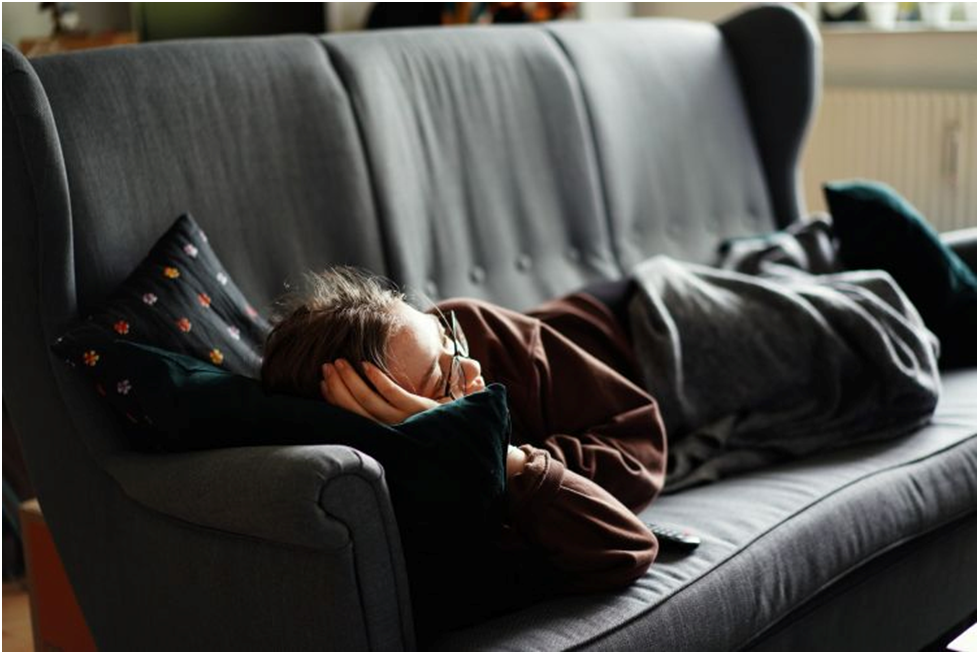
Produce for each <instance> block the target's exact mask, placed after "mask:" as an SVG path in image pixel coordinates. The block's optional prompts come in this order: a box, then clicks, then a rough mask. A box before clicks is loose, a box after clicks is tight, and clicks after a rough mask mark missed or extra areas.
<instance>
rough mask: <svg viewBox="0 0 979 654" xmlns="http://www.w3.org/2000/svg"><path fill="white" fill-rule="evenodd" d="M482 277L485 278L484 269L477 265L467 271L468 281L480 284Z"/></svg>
mask: <svg viewBox="0 0 979 654" xmlns="http://www.w3.org/2000/svg"><path fill="white" fill-rule="evenodd" d="M484 279H486V271H485V270H483V269H482V268H480V267H479V266H475V267H473V269H472V270H470V271H469V281H471V282H472V283H473V284H482V283H483V280H484Z"/></svg>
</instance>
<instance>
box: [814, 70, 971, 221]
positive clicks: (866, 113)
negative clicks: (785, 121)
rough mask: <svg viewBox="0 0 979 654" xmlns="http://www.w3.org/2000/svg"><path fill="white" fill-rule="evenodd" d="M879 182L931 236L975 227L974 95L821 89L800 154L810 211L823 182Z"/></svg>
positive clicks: (817, 206) (821, 206) (819, 203)
mask: <svg viewBox="0 0 979 654" xmlns="http://www.w3.org/2000/svg"><path fill="white" fill-rule="evenodd" d="M853 177H862V178H866V179H874V180H879V181H882V182H886V183H887V184H890V185H891V186H893V187H894V188H895V189H897V191H898V192H899V193H901V195H903V196H904V197H906V198H907V199H908V200H910V201H911V203H912V204H913V205H914V206H915V207H917V208H918V210H919V211H920V212H921V213H922V214H923V215H924V216H925V217H926V218H927V219H928V220H929V221H930V222H931V223H932V225H934V227H935V228H936V229H938V230H939V231H946V230H950V229H959V228H962V227H975V226H976V93H975V91H930V90H908V89H893V90H891V89H861V88H839V87H830V88H827V89H826V90H825V92H824V94H823V99H822V104H821V106H820V108H819V112H818V115H817V118H816V122H815V126H814V128H813V132H812V133H811V134H810V135H809V140H808V145H807V146H806V150H805V153H804V155H803V180H804V184H805V193H806V200H807V204H808V209H809V210H810V211H825V208H826V205H825V202H824V199H823V192H822V188H821V184H822V183H823V182H824V181H828V180H835V179H844V178H853Z"/></svg>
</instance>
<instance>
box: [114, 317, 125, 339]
mask: <svg viewBox="0 0 979 654" xmlns="http://www.w3.org/2000/svg"><path fill="white" fill-rule="evenodd" d="M112 329H114V330H116V333H117V334H122V335H123V336H125V335H126V334H128V333H129V323H128V322H126V321H125V320H117V321H116V322H115V324H114V325H112Z"/></svg>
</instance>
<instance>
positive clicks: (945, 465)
mask: <svg viewBox="0 0 979 654" xmlns="http://www.w3.org/2000/svg"><path fill="white" fill-rule="evenodd" d="M819 86H820V43H819V37H818V34H817V32H816V31H815V29H814V27H813V26H812V24H811V23H810V22H809V21H808V19H807V18H806V17H805V16H804V15H803V14H801V13H800V12H798V11H797V10H795V9H793V8H791V7H780V6H764V7H760V8H755V9H752V10H749V11H746V12H745V13H743V14H741V15H738V16H736V17H734V18H732V19H730V20H728V21H727V22H724V23H722V24H719V25H711V24H706V23H693V22H685V21H673V20H636V21H629V22H623V23H595V24H577V23H560V24H551V25H544V26H541V27H512V28H471V29H468V28H459V29H433V30H407V31H393V32H388V33H383V34H357V35H338V36H328V37H324V38H314V37H305V36H284V37H276V38H261V39H232V40H203V41H184V42H171V43H161V44H153V45H140V46H133V47H120V48H115V49H108V50H101V51H91V52H83V53H77V54H70V55H56V56H50V57H44V58H40V59H37V60H33V61H30V62H28V61H27V60H25V59H24V58H23V57H21V56H20V55H19V54H18V53H17V52H16V51H14V50H13V49H12V48H10V47H9V46H7V45H4V52H3V94H4V106H3V112H4V113H3V133H4V139H3V190H4V191H5V193H4V196H3V211H4V219H3V273H4V274H3V309H4V312H3V329H4V341H5V348H4V350H5V351H4V355H5V356H4V358H3V361H4V363H3V366H4V367H3V377H4V400H5V402H6V404H7V407H8V408H9V411H10V415H11V417H12V420H13V424H14V425H15V428H16V430H17V432H18V433H19V435H20V438H21V440H22V445H23V449H24V453H25V457H26V459H27V463H28V466H29V469H30V472H31V475H32V479H33V482H34V484H35V486H36V488H37V491H38V493H39V498H40V501H41V504H42V506H43V507H44V512H45V515H46V517H47V520H48V523H49V525H50V528H51V530H52V533H53V535H54V538H55V542H56V543H57V546H58V549H59V551H60V553H61V555H62V558H63V561H64V564H65V567H66V569H67V572H68V574H69V577H70V579H71V581H72V583H73V585H74V587H75V590H76V593H77V596H78V600H79V602H80V604H81V607H82V609H83V611H84V613H85V617H86V619H87V621H88V624H89V626H90V627H91V630H92V632H93V634H94V636H95V639H96V642H97V643H98V645H99V647H100V648H102V649H135V650H139V649H158V650H166V649H248V650H251V649H321V650H333V649H355V650H357V649H394V650H399V649H410V648H415V647H421V648H434V649H557V650H564V649H602V650H604V649H629V650H660V649H666V650H688V649H700V650H714V649H740V648H747V649H794V648H806V649H810V648H812V649H916V648H919V647H921V646H924V645H925V644H927V643H929V642H931V641H932V640H934V639H935V638H936V637H937V636H939V635H940V634H942V633H943V632H944V631H946V630H947V629H948V628H950V627H951V626H952V625H953V624H955V623H956V622H958V621H960V620H961V619H962V618H964V617H966V616H967V615H969V614H970V613H972V612H974V611H975V607H976V437H975V434H976V371H975V369H968V370H963V371H958V372H949V373H946V374H945V375H944V376H943V385H944V388H943V396H942V399H941V403H940V406H939V408H938V411H937V413H936V414H935V417H934V419H933V420H932V422H931V424H930V425H929V426H927V427H925V428H924V429H922V430H920V431H919V432H917V433H914V434H906V435H902V436H898V437H896V438H895V439H894V440H892V441H889V442H886V443H880V444H874V445H863V446H860V447H856V448H852V449H848V450H843V451H836V452H833V453H830V454H825V455H822V456H817V457H813V458H810V459H807V460H804V461H796V462H792V463H787V464H784V465H779V466H776V467H773V468H770V469H765V470H762V471H758V472H755V473H751V474H745V475H741V476H737V477H734V478H731V479H728V480H725V481H722V482H720V483H716V484H713V485H710V486H705V487H700V488H695V489H692V490H689V491H685V492H682V493H678V494H675V495H668V496H664V497H662V498H660V499H658V500H657V501H656V502H654V504H653V505H652V506H651V507H650V508H649V509H648V510H647V511H645V512H644V513H643V517H644V518H647V519H651V520H656V521H659V522H668V523H669V522H672V523H679V524H683V525H687V526H689V527H691V528H693V529H695V530H696V531H697V532H699V534H701V535H702V537H703V541H704V542H703V545H702V546H701V547H700V548H699V549H697V550H696V551H695V552H694V553H692V554H690V555H688V556H678V555H675V554H670V553H668V552H663V553H662V555H661V557H660V558H659V560H658V561H657V562H656V563H655V564H654V565H653V567H652V568H651V569H650V571H649V572H648V573H647V574H646V575H645V576H644V577H643V578H642V579H640V580H639V581H638V582H637V583H635V584H634V585H633V586H631V587H630V588H628V589H625V590H623V591H621V592H618V593H609V594H600V595H587V596H573V597H564V598H560V599H557V600H553V601H549V602H545V603H541V604H537V605H534V606H531V607H529V608H527V609H525V610H522V611H519V612H517V613H514V614H510V615H506V616H503V617H500V618H498V619H494V620H492V621H489V622H486V623H483V624H480V625H477V626H475V627H472V628H469V629H466V630H461V631H455V632H451V633H448V634H445V635H444V636H442V637H441V638H440V639H438V640H436V641H434V642H423V643H419V642H416V639H415V636H414V629H413V624H412V614H411V606H410V602H409V600H408V584H409V583H411V580H410V579H408V578H407V576H406V573H405V567H404V561H403V556H402V554H401V550H400V546H399V541H398V536H397V530H396V525H395V523H394V519H393V514H392V510H391V504H390V501H389V496H388V494H387V491H386V486H385V481H384V475H383V470H382V469H381V468H380V466H379V465H378V464H377V463H376V462H374V461H373V460H371V459H370V458H368V457H365V456H361V455H359V454H358V453H356V452H354V451H352V450H349V449H347V448H343V447H336V446H318V447H276V446H269V447H261V448H241V449H231V450H220V451H209V452H197V453H190V454H182V455H166V456H164V455H147V454H140V453H137V452H134V451H132V450H131V449H130V448H129V447H128V445H127V443H126V441H125V439H124V438H123V437H122V435H121V431H120V429H119V426H118V423H117V421H116V418H115V417H114V416H113V415H111V414H110V413H109V412H108V411H107V410H106V409H105V408H104V407H103V405H102V404H101V403H100V402H99V401H98V399H97V397H96V396H95V395H94V393H93V392H92V391H90V389H89V388H88V386H87V385H85V384H83V383H81V382H80V380H79V378H78V377H76V376H75V373H73V372H71V371H70V370H68V369H67V368H66V367H65V366H64V365H63V364H62V363H61V362H60V361H59V360H57V359H56V358H55V357H53V356H52V355H51V353H50V351H49V349H48V345H49V344H50V343H51V342H52V341H53V340H54V339H55V337H56V336H57V335H58V334H59V333H60V332H61V330H63V329H64V328H65V327H66V326H67V325H68V324H69V323H70V322H71V321H72V320H74V319H76V318H77V317H78V316H80V315H84V314H85V313H86V312H87V311H89V310H91V309H92V308H93V307H94V306H96V304H97V303H98V302H99V301H100V300H101V299H102V298H104V297H105V296H106V295H107V294H108V293H109V292H110V291H111V290H112V289H113V288H114V287H115V286H116V285H117V284H119V283H120V282H121V281H122V280H123V279H124V278H125V276H126V275H127V274H128V273H129V272H130V270H131V269H132V268H133V267H134V266H135V265H136V264H137V262H138V261H139V260H140V259H141V258H142V257H143V256H144V254H145V253H146V251H147V250H148V248H149V247H150V246H151V245H152V243H153V242H154V241H155V240H156V239H157V238H158V237H159V236H160V235H161V234H162V233H163V232H164V231H165V230H166V228H167V227H168V226H169V225H170V223H171V222H172V221H173V220H174V219H175V218H176V216H178V215H179V214H180V213H183V212H185V211H191V212H193V214H194V215H195V217H196V218H197V219H198V221H199V222H200V223H201V225H202V226H203V227H204V229H205V230H207V232H208V234H209V235H210V240H211V244H212V245H213V246H214V248H215V250H216V251H217V253H218V255H219V256H220V257H221V258H222V259H223V261H224V263H225V264H226V265H227V267H228V268H229V269H230V271H231V273H232V275H233V276H234V277H235V279H236V280H237V281H238V283H239V285H240V286H241V287H242V289H243V290H244V292H245V294H246V295H247V296H249V297H250V298H252V299H253V300H255V301H256V302H258V303H268V302H270V301H271V300H272V299H273V298H274V297H276V296H277V295H278V294H279V293H280V292H281V291H282V289H283V282H284V281H285V280H288V279H295V277H296V275H297V274H298V273H299V272H300V271H302V270H304V269H308V268H317V267H323V266H326V265H328V264H332V263H349V264H357V265H361V266H364V267H367V268H369V269H371V270H373V271H375V272H378V273H382V274H385V275H388V276H390V277H391V278H393V279H395V280H396V281H398V282H400V283H402V284H407V285H409V286H411V287H413V288H417V289H420V290H421V291H423V292H425V293H427V294H428V295H429V296H431V297H433V298H435V299H440V298H445V297H450V296H460V295H466V296H475V297H479V298H487V299H491V300H494V301H496V302H499V303H502V304H504V305H507V306H511V307H514V308H517V309H524V308H528V307H530V306H532V305H534V304H535V303H537V302H540V301H542V300H544V299H546V298H549V297H552V296H556V295H558V294H560V293H563V292H567V291H570V290H572V289H575V288H577V287H580V286H583V285H584V284H586V283H589V282H594V281H598V280H602V279H612V278H616V277H619V276H621V275H622V274H624V273H625V272H626V271H628V270H629V268H630V267H631V266H632V265H633V264H635V263H637V262H638V261H640V260H642V259H643V258H645V257H648V256H650V255H652V254H656V253H667V254H671V255H673V256H676V257H678V258H685V259H689V260H694V261H709V260H710V259H711V257H712V254H713V249H714V247H715V245H716V244H717V242H718V241H719V239H721V238H724V237H730V236H735V235H743V234H751V233H756V232H761V231H765V230H771V229H773V228H776V227H778V226H784V225H786V224H788V223H789V222H791V221H793V220H795V219H797V218H799V217H800V216H801V215H803V214H804V208H803V202H802V198H800V197H799V193H798V184H797V175H798V159H799V153H800V148H801V146H802V144H803V142H804V139H805V136H806V133H807V128H808V125H809V122H810V120H811V118H812V115H813V112H814V109H815V106H816V103H817V100H818V91H819ZM972 247H973V248H974V240H973V245H972ZM274 438H275V435H274V434H270V441H272V440H274ZM473 565H479V562H478V561H474V562H473ZM459 574H465V571H463V570H460V571H459ZM473 592H474V593H478V592H479V589H478V588H474V589H473ZM460 601H465V599H464V598H460Z"/></svg>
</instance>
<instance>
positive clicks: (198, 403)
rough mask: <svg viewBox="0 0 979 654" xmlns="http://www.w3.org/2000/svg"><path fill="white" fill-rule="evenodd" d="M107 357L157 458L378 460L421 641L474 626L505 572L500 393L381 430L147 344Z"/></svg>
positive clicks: (505, 415)
mask: <svg viewBox="0 0 979 654" xmlns="http://www.w3.org/2000/svg"><path fill="white" fill-rule="evenodd" d="M109 354H110V355H111V356H112V357H113V358H120V359H124V360H125V361H127V362H128V367H129V370H130V373H129V374H130V375H131V379H132V385H133V392H132V396H133V398H134V400H135V401H136V402H138V404H139V407H138V411H139V412H140V413H141V415H144V416H146V418H147V420H148V422H149V423H151V424H152V426H153V427H154V431H155V438H156V439H157V440H158V445H159V447H160V448H161V449H164V450H171V451H182V450H197V449H210V448H225V447H242V446H251V445H321V444H333V445H347V446H350V447H353V448H355V449H357V450H359V451H361V452H364V453H366V454H368V455H370V456H371V457H373V458H374V459H376V460H377V461H378V462H379V463H380V464H381V465H382V466H383V467H384V477H385V480H386V481H387V485H388V490H389V492H390V496H391V503H392V505H393V506H394V512H395V516H396V518H397V521H398V531H399V532H400V534H401V545H402V550H403V552H404V555H405V562H406V565H407V569H408V576H409V579H410V582H411V583H410V588H411V597H412V607H413V609H414V615H415V620H416V627H417V629H418V630H419V632H420V633H424V634H432V633H435V632H437V631H439V630H440V629H442V628H444V627H446V626H447V625H451V626H455V625H458V624H465V623H468V622H469V621H471V620H472V616H473V615H480V616H481V617H482V614H479V613H478V610H483V609H474V608H473V605H474V603H476V602H480V601H484V598H483V595H484V594H485V593H486V590H485V586H487V585H488V584H490V583H493V582H494V581H495V579H494V577H495V576H499V575H497V574H495V571H497V570H499V571H500V572H501V573H502V574H506V573H507V571H508V570H509V568H511V567H513V566H512V562H508V561H506V560H505V557H501V555H500V553H499V552H498V551H496V550H494V549H493V548H494V544H495V542H496V540H497V538H498V536H499V530H500V528H501V525H502V522H503V510H504V505H503V500H504V493H505V489H506V486H505V484H506V463H505V462H506V452H507V445H508V444H509V438H510V414H509V411H508V409H507V401H506V390H505V388H504V387H503V386H501V385H499V384H490V385H489V386H488V387H487V388H486V390H484V391H482V392H479V393H474V394H472V395H467V396H466V397H464V398H461V399H459V400H456V401H454V402H450V403H448V404H443V405H440V406H438V407H436V408H434V409H430V410H428V411H425V412H423V413H419V414H417V415H415V416H413V417H411V418H409V419H408V420H406V421H405V422H402V423H400V424H398V425H393V426H386V425H381V424H378V423H375V422H373V421H371V420H368V419H366V418H362V417H361V416H358V415H356V414H354V413H350V412H348V411H344V410H343V409H339V408H337V407H334V406H331V405H330V404H327V403H326V402H325V401H317V400H309V399H305V398H299V397H292V396H287V395H268V394H266V393H265V391H264V390H263V389H262V386H261V383H260V382H258V381H256V380H254V379H250V378H248V377H244V376H241V375H237V374H234V373H231V372H228V371H227V370H223V369H220V368H217V367H216V366H212V365H210V364H208V363H205V362H203V361H200V360H197V359H194V358H192V357H188V356H184V355H181V354H176V353H173V352H168V351H166V350H160V349H157V348H154V347H150V346H147V345H142V344H138V343H133V342H131V341H123V340H116V341H115V342H114V343H113V344H112V348H111V351H110V352H109ZM144 437H149V436H148V435H147V436H144ZM299 499H300V498H297V501H298V500H299ZM473 565H476V566H481V568H480V569H481V570H486V571H488V572H487V575H484V576H488V579H486V580H485V581H484V583H483V584H479V586H482V587H473V586H471V585H470V581H471V580H473V579H474V578H475V577H474V576H473V575H470V574H469V573H468V572H467V571H466V569H467V568H468V567H470V566H473ZM494 606H495V605H494ZM491 608H492V607H491Z"/></svg>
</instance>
